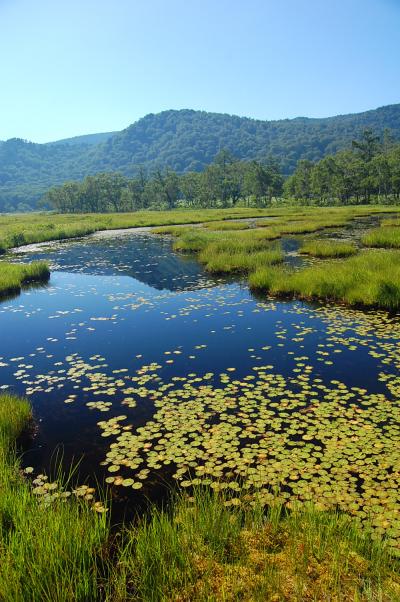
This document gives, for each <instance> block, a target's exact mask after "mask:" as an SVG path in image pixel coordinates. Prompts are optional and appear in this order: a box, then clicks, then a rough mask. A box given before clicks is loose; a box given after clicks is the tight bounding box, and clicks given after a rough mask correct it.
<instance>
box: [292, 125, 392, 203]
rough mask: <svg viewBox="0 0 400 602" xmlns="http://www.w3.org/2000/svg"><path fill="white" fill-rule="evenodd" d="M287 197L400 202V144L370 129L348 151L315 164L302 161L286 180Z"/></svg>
mask: <svg viewBox="0 0 400 602" xmlns="http://www.w3.org/2000/svg"><path fill="white" fill-rule="evenodd" d="M284 196H285V197H286V198H289V199H295V200H297V201H300V202H303V203H305V204H318V205H330V204H335V203H336V204H343V205H346V204H354V203H356V204H358V203H371V202H372V201H377V202H384V203H398V202H399V201H400V144H398V143H397V144H396V143H395V142H394V140H393V138H392V137H391V135H390V132H389V131H385V133H384V136H383V139H382V140H381V139H380V138H379V136H376V135H375V134H374V132H373V131H372V130H371V129H366V130H364V132H363V135H362V137H361V139H360V140H353V142H352V146H351V148H350V149H348V150H343V151H340V152H338V153H336V154H334V155H328V156H326V157H324V158H323V159H321V160H320V161H317V162H315V163H312V162H311V161H306V160H301V161H299V162H298V164H297V168H296V170H295V172H294V173H293V174H292V175H291V176H289V177H288V178H287V179H286V181H285V183H284Z"/></svg>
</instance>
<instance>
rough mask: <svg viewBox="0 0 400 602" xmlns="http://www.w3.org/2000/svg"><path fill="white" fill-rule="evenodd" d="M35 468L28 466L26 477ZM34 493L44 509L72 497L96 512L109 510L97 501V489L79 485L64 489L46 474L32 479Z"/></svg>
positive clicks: (25, 470)
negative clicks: (85, 503)
mask: <svg viewBox="0 0 400 602" xmlns="http://www.w3.org/2000/svg"><path fill="white" fill-rule="evenodd" d="M32 473H33V467H32V466H27V467H26V468H25V469H24V474H25V475H32ZM32 486H33V489H32V491H33V493H34V495H36V496H37V497H38V499H39V501H40V503H41V505H42V506H43V507H46V506H49V505H50V504H51V503H52V502H55V501H56V500H57V501H59V500H67V499H68V498H70V497H71V496H75V497H76V498H80V499H82V500H85V501H86V502H88V503H90V504H91V507H92V509H93V510H94V511H95V512H99V513H103V512H107V508H106V507H105V506H104V504H103V502H101V501H99V500H95V498H94V494H95V491H96V490H95V488H94V487H89V485H85V484H82V485H78V486H77V487H75V488H74V489H72V490H71V491H69V490H67V489H64V488H63V487H62V486H61V485H60V484H59V483H58V481H50V480H49V477H48V476H47V475H46V474H38V475H37V476H36V477H35V478H34V479H32Z"/></svg>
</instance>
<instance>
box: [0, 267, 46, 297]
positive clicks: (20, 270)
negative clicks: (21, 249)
mask: <svg viewBox="0 0 400 602" xmlns="http://www.w3.org/2000/svg"><path fill="white" fill-rule="evenodd" d="M49 278H50V270H49V267H48V265H47V263H45V262H42V261H34V262H32V263H28V264H23V263H6V262H0V297H5V296H7V295H12V294H16V293H19V292H20V291H21V288H22V287H23V286H26V285H28V284H30V283H34V282H47V280H48V279H49Z"/></svg>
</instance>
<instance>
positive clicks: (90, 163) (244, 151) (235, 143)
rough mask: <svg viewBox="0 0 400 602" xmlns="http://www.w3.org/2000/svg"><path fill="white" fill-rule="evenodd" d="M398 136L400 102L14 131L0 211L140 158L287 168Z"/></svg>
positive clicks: (186, 114) (178, 165) (4, 160)
mask: <svg viewBox="0 0 400 602" xmlns="http://www.w3.org/2000/svg"><path fill="white" fill-rule="evenodd" d="M367 127H368V128H372V129H373V130H375V131H376V132H377V133H379V134H382V133H383V131H384V130H385V129H390V131H391V134H392V135H393V136H394V137H395V138H396V139H400V104H396V105H388V106H385V107H381V108H379V109H375V110H371V111H366V112H364V113H356V114H350V115H338V116H336V117H328V118H324V119H310V118H306V117H298V118H296V119H284V120H278V121H261V120H255V119H249V118H247V117H237V116H234V115H226V114H221V113H207V112H205V111H193V110H189V109H184V110H180V111H174V110H171V111H163V112H162V113H157V114H149V115H147V116H146V117H143V118H142V119H139V121H137V122H136V123H134V124H132V125H130V126H129V127H128V128H126V129H125V130H122V131H121V132H117V133H114V134H113V133H104V134H89V135H88V136H77V137H75V138H69V139H66V140H62V141H57V142H54V143H48V144H35V143H33V142H27V141H24V140H21V139H17V138H13V139H11V140H7V141H5V142H3V143H2V144H0V211H1V210H3V211H4V210H11V209H12V208H18V209H19V210H24V208H28V207H27V206H28V205H29V206H34V205H35V203H36V201H37V199H38V198H40V196H41V194H42V193H43V192H44V191H45V190H47V189H48V188H49V187H50V186H52V185H54V184H59V183H62V182H64V181H66V180H80V179H82V178H84V177H85V176H86V175H88V174H94V173H98V172H102V171H120V172H122V173H124V174H125V175H133V174H134V173H135V172H136V171H137V169H138V167H139V166H140V165H142V166H145V167H147V168H148V169H152V168H154V167H156V166H159V167H166V166H168V167H171V168H172V169H174V170H176V171H178V172H180V173H182V172H185V171H190V170H195V171H199V170H201V169H203V168H204V167H205V166H206V165H208V164H209V163H210V162H211V161H212V160H213V159H214V157H215V155H216V154H217V153H218V151H220V150H221V149H228V150H230V151H231V152H232V153H233V154H234V155H236V156H237V157H238V158H241V159H252V158H257V159H262V158H265V157H267V156H269V155H273V156H275V157H276V158H277V159H279V161H280V163H281V167H282V171H283V172H284V173H285V174H290V173H292V172H293V170H294V168H295V166H296V163H297V161H298V160H299V159H309V160H311V161H315V160H318V159H321V157H323V156H325V155H326V154H330V153H334V152H336V151H337V150H340V149H343V148H346V147H348V146H349V145H350V144H351V140H353V139H354V138H357V137H359V136H360V134H361V132H362V131H363V129H365V128H367Z"/></svg>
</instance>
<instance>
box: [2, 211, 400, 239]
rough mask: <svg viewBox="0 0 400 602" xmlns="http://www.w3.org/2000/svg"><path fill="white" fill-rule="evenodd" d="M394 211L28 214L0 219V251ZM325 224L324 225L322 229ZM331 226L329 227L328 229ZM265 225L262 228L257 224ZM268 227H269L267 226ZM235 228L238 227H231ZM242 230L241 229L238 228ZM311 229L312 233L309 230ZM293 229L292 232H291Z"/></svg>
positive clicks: (306, 224) (334, 220) (300, 227)
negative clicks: (134, 231)
mask: <svg viewBox="0 0 400 602" xmlns="http://www.w3.org/2000/svg"><path fill="white" fill-rule="evenodd" d="M396 211H398V208H396V207H385V206H379V205H368V206H355V207H290V206H283V207H271V208H265V209H263V208H256V209H254V208H247V207H230V208H227V209H174V210H171V211H137V212H135V213H86V214H56V213H29V214H19V215H1V216H0V248H2V249H8V248H11V247H19V246H22V245H26V244H31V243H38V242H47V241H52V240H62V239H68V238H79V237H81V236H85V235H86V234H91V233H93V232H97V231H100V230H113V229H119V228H137V227H144V226H152V227H158V226H172V225H176V224H200V223H207V222H217V223H218V222H221V221H225V220H235V219H244V218H262V217H272V218H276V219H277V220H279V219H280V220H282V221H283V223H285V224H286V223H287V220H288V219H289V220H296V221H297V222H299V221H302V222H303V223H302V224H300V223H298V224H297V226H296V227H295V226H294V225H293V227H292V228H291V231H292V233H301V232H303V233H304V232H306V231H315V228H316V225H315V223H313V224H311V222H315V220H318V221H319V226H318V228H317V229H320V228H321V227H334V226H336V225H340V222H342V223H343V221H346V222H347V221H349V220H351V219H353V218H355V217H360V216H368V215H375V214H385V213H391V214H393V213H395V212H396ZM324 223H325V225H324ZM329 224H331V225H329ZM259 225H260V226H261V225H265V224H261V223H260V224H259ZM269 225H270V224H268V226H269ZM234 227H236V228H237V226H234ZM241 227H242V226H241ZM310 227H312V230H310ZM294 228H295V230H296V231H295V230H294Z"/></svg>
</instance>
